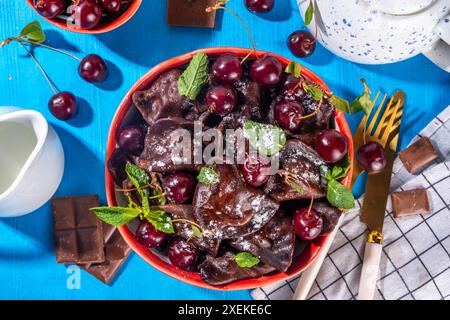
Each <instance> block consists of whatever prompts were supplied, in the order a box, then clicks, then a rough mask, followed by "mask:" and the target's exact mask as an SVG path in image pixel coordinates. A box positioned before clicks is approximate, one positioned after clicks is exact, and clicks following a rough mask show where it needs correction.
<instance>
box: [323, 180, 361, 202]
mask: <svg viewBox="0 0 450 320" xmlns="http://www.w3.org/2000/svg"><path fill="white" fill-rule="evenodd" d="M327 200H328V202H329V203H330V204H331V205H332V206H334V207H336V208H339V209H352V208H354V207H355V198H354V197H353V194H352V193H351V191H350V190H348V189H347V187H346V186H344V185H343V184H341V183H339V182H337V181H336V180H334V179H331V180H329V181H328V190H327Z"/></svg>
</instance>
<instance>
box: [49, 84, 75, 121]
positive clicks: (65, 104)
mask: <svg viewBox="0 0 450 320" xmlns="http://www.w3.org/2000/svg"><path fill="white" fill-rule="evenodd" d="M48 108H49V110H50V112H51V113H52V114H53V115H54V116H55V117H56V118H58V119H59V120H63V121H66V120H69V119H71V118H73V117H75V116H76V115H77V113H78V104H77V98H76V97H75V96H74V95H73V94H72V93H70V92H67V91H63V92H60V93H57V94H55V95H54V96H53V97H51V99H50V101H49V102H48Z"/></svg>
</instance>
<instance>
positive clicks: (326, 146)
mask: <svg viewBox="0 0 450 320" xmlns="http://www.w3.org/2000/svg"><path fill="white" fill-rule="evenodd" d="M315 149H316V151H317V153H318V154H319V155H320V156H321V157H322V159H323V160H325V162H328V163H336V162H338V161H340V160H342V159H343V158H344V157H345V155H346V154H347V152H348V141H347V138H346V137H345V136H344V135H343V134H342V133H341V132H339V131H337V130H334V129H327V130H323V131H322V132H320V133H319V134H318V135H317V138H316V143H315Z"/></svg>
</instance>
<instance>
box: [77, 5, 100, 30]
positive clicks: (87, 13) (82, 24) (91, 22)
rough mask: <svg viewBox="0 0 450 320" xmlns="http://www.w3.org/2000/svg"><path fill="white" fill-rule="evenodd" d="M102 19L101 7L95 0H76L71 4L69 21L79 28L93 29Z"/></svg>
mask: <svg viewBox="0 0 450 320" xmlns="http://www.w3.org/2000/svg"><path fill="white" fill-rule="evenodd" d="M101 19H102V8H101V7H100V5H99V4H98V2H97V1H95V0H77V1H75V2H74V3H73V5H72V12H71V16H70V18H69V23H72V24H73V26H74V27H76V28H80V29H93V28H95V27H96V26H97V25H98V24H99V23H100V20H101Z"/></svg>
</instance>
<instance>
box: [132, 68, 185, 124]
mask: <svg viewBox="0 0 450 320" xmlns="http://www.w3.org/2000/svg"><path fill="white" fill-rule="evenodd" d="M180 75H181V71H180V70H178V69H173V70H170V71H169V72H166V73H164V74H163V75H161V76H160V77H159V78H158V79H157V80H156V81H155V82H154V83H153V84H152V86H151V87H150V89H148V90H145V91H136V92H135V93H134V94H133V102H134V104H135V106H136V107H137V108H138V110H139V111H140V112H141V114H142V117H143V118H144V120H145V121H146V122H147V123H148V124H149V125H153V124H154V123H155V122H156V121H157V120H159V119H162V118H168V117H181V116H182V113H183V109H182V106H183V105H185V104H186V103H188V99H187V98H186V97H184V96H181V95H180V94H179V93H178V79H179V77H180Z"/></svg>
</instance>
